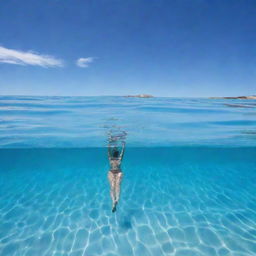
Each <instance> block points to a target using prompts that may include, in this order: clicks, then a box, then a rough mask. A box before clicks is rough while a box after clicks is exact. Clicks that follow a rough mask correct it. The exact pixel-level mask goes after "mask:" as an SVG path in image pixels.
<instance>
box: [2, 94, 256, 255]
mask: <svg viewBox="0 0 256 256" xmlns="http://www.w3.org/2000/svg"><path fill="white" fill-rule="evenodd" d="M255 107H256V101H239V100H238V101H230V100H228V101H225V100H207V99H168V98H156V99H127V98H121V97H100V98H97V97H95V98H93V97H87V98H83V97H77V98H73V97H65V98H60V97H50V98H45V97H7V96H5V97H1V98H0V131H1V135H0V136H1V138H0V146H1V149H0V163H1V165H0V255H1V256H2V255H3V256H9V255H10V256H23V255H24V256H35V255H40V256H41V255H42V256H50V255H54V256H60V255H61V256H67V255H72V256H78V255H79V256H80V255H81V256H82V255H83V256H96V255H102V256H126V255H127V256H128V255H129V256H132V255H136V256H142V255H143V256H144V255H145V256H147V255H152V256H153V255H157V256H160V255H174V256H197V255H200V256H204V255H210V256H211V255H218V256H219V255H220V256H224V255H227V256H230V255H232V256H233V255H234V256H245V255H251V256H253V255H256V196H255V195H256V185H255V184H256V147H255V144H256V137H255V136H256V131H255V123H256V112H255ZM113 129H115V130H125V131H126V132H127V134H128V135H127V148H126V152H125V156H124V160H123V164H122V170H123V172H124V178H123V183H122V191H121V199H120V203H119V205H118V209H117V212H116V213H114V214H113V213H112V212H111V200H110V196H109V184H108V181H107V171H108V170H109V166H108V160H107V149H106V145H107V133H108V131H110V130H113Z"/></svg>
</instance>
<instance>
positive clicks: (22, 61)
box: [0, 46, 63, 68]
mask: <svg viewBox="0 0 256 256" xmlns="http://www.w3.org/2000/svg"><path fill="white" fill-rule="evenodd" d="M0 63H8V64H16V65H23V66H24V65H32V66H41V67H45V68H47V67H62V66H63V61H62V60H59V59H56V58H54V57H52V56H49V55H42V54H38V53H35V52H31V51H28V52H24V51H17V50H12V49H8V48H5V47H2V46H0Z"/></svg>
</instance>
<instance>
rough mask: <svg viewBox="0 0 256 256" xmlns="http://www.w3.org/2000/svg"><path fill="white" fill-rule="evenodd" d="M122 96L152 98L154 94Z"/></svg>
mask: <svg viewBox="0 0 256 256" xmlns="http://www.w3.org/2000/svg"><path fill="white" fill-rule="evenodd" d="M124 97H127V98H153V97H154V96H153V95H150V94H138V95H126V96H124Z"/></svg>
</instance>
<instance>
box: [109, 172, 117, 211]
mask: <svg viewBox="0 0 256 256" xmlns="http://www.w3.org/2000/svg"><path fill="white" fill-rule="evenodd" d="M108 180H109V184H110V196H111V199H112V202H113V206H112V208H114V207H115V201H116V196H115V175H114V174H113V173H112V172H110V171H109V172H108ZM112 211H113V210H112Z"/></svg>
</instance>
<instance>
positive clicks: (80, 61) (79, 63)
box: [76, 57, 95, 68]
mask: <svg viewBox="0 0 256 256" xmlns="http://www.w3.org/2000/svg"><path fill="white" fill-rule="evenodd" d="M94 59H95V58H93V57H87V58H79V59H78V60H77V61H76V65H77V66H78V67H80V68H87V67H89V64H90V63H92V62H93V61H94Z"/></svg>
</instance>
